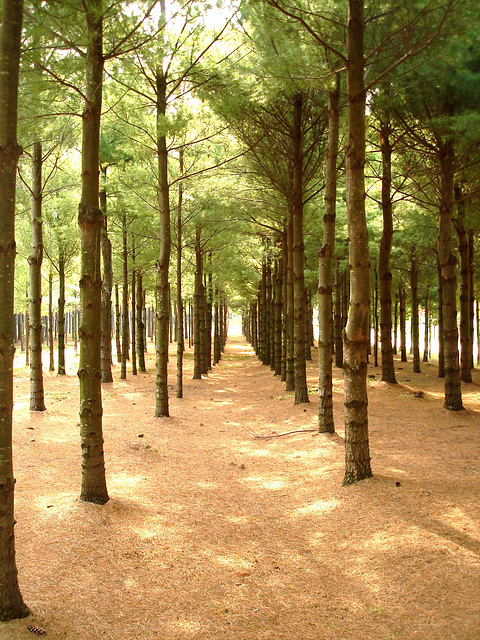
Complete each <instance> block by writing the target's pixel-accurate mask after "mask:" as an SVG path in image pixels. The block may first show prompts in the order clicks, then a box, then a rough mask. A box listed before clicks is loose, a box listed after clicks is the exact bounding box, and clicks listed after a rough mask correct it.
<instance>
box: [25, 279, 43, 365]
mask: <svg viewBox="0 0 480 640" xmlns="http://www.w3.org/2000/svg"><path fill="white" fill-rule="evenodd" d="M29 304H30V302H29V299H28V282H27V305H26V308H25V324H26V325H27V327H29V326H30V314H29V311H28V307H29ZM41 334H42V318H41V317H40V345H41V344H42V338H41ZM25 366H26V367H28V366H30V339H29V331H27V335H26V336H25Z"/></svg>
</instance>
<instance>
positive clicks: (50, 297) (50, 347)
mask: <svg viewBox="0 0 480 640" xmlns="http://www.w3.org/2000/svg"><path fill="white" fill-rule="evenodd" d="M40 331H41V329H40ZM48 351H49V355H50V363H49V367H48V370H49V371H55V356H54V346H53V273H52V272H51V271H50V273H49V275H48Z"/></svg>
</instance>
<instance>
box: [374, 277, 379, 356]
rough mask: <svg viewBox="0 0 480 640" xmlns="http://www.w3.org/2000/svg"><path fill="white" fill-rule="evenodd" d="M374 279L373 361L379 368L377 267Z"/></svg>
mask: <svg viewBox="0 0 480 640" xmlns="http://www.w3.org/2000/svg"><path fill="white" fill-rule="evenodd" d="M373 278H374V285H373V286H374V291H373V293H374V298H373V335H374V338H373V360H374V366H375V367H378V275H377V267H374V269H373Z"/></svg>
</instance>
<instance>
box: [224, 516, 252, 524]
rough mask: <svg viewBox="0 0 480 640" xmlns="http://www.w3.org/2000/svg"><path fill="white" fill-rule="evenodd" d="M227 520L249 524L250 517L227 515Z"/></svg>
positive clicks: (233, 522)
mask: <svg viewBox="0 0 480 640" xmlns="http://www.w3.org/2000/svg"><path fill="white" fill-rule="evenodd" d="M225 520H226V521H227V522H231V523H232V524H248V518H247V517H246V516H225Z"/></svg>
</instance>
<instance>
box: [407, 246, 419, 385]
mask: <svg viewBox="0 0 480 640" xmlns="http://www.w3.org/2000/svg"><path fill="white" fill-rule="evenodd" d="M410 293H411V296H412V352H413V373H421V369H420V333H419V321H418V264H417V260H416V258H415V257H413V256H412V261H411V266H410Z"/></svg>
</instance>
